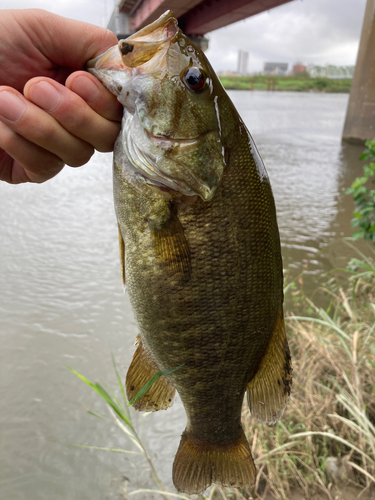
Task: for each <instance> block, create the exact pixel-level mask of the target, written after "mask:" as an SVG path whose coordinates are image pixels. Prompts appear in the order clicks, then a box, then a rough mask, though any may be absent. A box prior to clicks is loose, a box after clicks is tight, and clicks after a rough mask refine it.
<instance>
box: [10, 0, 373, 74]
mask: <svg viewBox="0 0 375 500" xmlns="http://www.w3.org/2000/svg"><path fill="white" fill-rule="evenodd" d="M113 5H114V2H113V0H54V1H53V2H51V0H0V8H2V9H10V8H26V7H28V8H30V7H37V8H42V9H46V10H49V11H51V12H55V13H56V14H60V15H62V16H66V17H70V18H72V19H78V20H80V21H86V22H90V23H93V24H98V25H100V26H106V24H107V21H108V19H109V17H110V15H111V12H112V10H113ZM365 5H366V0H293V1H292V2H289V3H287V4H285V5H282V6H280V7H277V8H275V9H272V10H271V11H268V12H264V13H262V14H258V15H257V16H254V17H250V18H248V19H246V20H244V21H240V22H238V23H236V24H232V25H230V26H227V27H225V28H221V29H220V30H217V31H213V32H211V33H208V34H207V37H208V38H209V40H210V46H209V49H208V51H207V53H206V54H207V56H208V58H209V59H210V61H211V63H212V65H213V67H214V68H215V70H216V71H221V70H236V68H237V54H238V50H239V49H242V50H245V51H248V52H249V71H250V72H255V71H261V70H262V68H263V62H264V61H268V62H288V63H290V64H293V63H295V62H297V61H300V62H302V63H304V64H311V63H312V64H317V65H324V64H326V63H330V64H335V65H353V64H355V61H356V57H357V51H358V44H359V38H360V34H361V28H362V23H363V17H364V12H365Z"/></svg>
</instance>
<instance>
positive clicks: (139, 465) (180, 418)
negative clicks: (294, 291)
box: [0, 91, 363, 500]
mask: <svg viewBox="0 0 375 500" xmlns="http://www.w3.org/2000/svg"><path fill="white" fill-rule="evenodd" d="M229 95H230V97H231V98H232V100H233V102H234V103H235V105H236V106H237V108H238V110H239V112H240V114H241V116H242V117H243V119H244V121H245V123H246V124H247V126H248V128H249V130H250V132H251V133H252V135H253V137H254V139H255V142H256V144H257V146H258V149H259V151H260V153H261V155H262V157H263V159H264V161H265V164H266V167H267V169H268V172H269V175H270V178H271V183H272V186H273V191H274V195H275V199H276V206H277V212H278V220H279V226H280V234H281V241H282V251H283V258H284V268H285V274H286V276H287V279H292V278H293V277H296V276H298V275H299V274H300V273H301V272H302V271H304V277H303V279H304V281H305V287H306V290H307V292H312V291H313V290H314V287H316V285H317V282H318V279H319V276H321V274H322V273H323V272H324V271H325V270H327V269H330V268H332V266H333V265H337V262H338V259H337V257H338V256H339V255H340V253H344V252H345V249H344V248H343V245H338V246H337V245H336V247H334V250H332V251H330V252H322V251H321V250H322V249H323V248H324V247H325V246H326V245H327V244H328V243H330V242H332V241H334V240H336V239H338V238H340V237H342V236H345V235H347V236H348V235H350V234H351V229H350V219H351V212H352V209H353V205H352V201H351V199H350V197H349V196H346V195H345V194H344V191H345V189H346V188H347V187H348V186H349V185H350V184H351V182H352V181H353V180H354V178H355V177H356V176H358V175H361V173H362V166H361V165H362V164H361V162H360V161H359V160H358V158H359V156H360V155H361V152H362V150H363V147H361V146H349V145H343V144H341V132H342V127H343V121H344V117H345V112H346V107H347V101H348V95H346V94H314V93H293V92H290V93H287V92H250V91H230V92H229ZM111 161H112V160H111V155H105V154H99V153H98V154H96V155H95V156H94V157H93V158H92V160H91V161H90V163H89V164H88V165H86V166H84V167H82V168H79V169H71V168H65V169H64V171H63V172H62V173H61V174H59V175H58V176H57V177H55V178H54V179H52V180H51V181H49V182H47V183H45V184H42V185H31V184H27V185H26V184H24V185H18V186H10V185H8V184H5V183H0V221H1V224H0V241H1V245H0V286H1V292H0V293H1V295H0V297H1V300H0V336H1V351H0V394H1V398H0V432H1V435H0V499H1V500H26V499H27V500H44V499H46V500H51V499H52V500H86V499H87V500H109V499H112V500H114V499H116V500H117V499H120V498H122V497H121V487H122V486H123V485H124V484H125V483H127V480H129V481H130V483H129V489H134V488H138V487H152V486H153V484H152V481H151V480H150V475H149V472H148V470H147V467H146V465H145V462H144V460H143V458H141V457H137V456H135V455H125V454H119V453H111V452H106V451H98V450H90V449H85V448H79V447H75V446H72V445H71V443H81V444H87V445H95V446H103V447H116V448H125V449H133V450H134V448H132V446H131V445H130V444H129V441H128V439H127V438H126V437H125V436H124V434H123V433H122V432H121V431H120V430H119V429H118V428H117V427H116V426H115V425H114V424H113V422H112V421H111V420H110V416H109V414H108V413H107V411H106V407H105V404H104V403H103V402H102V400H101V399H100V398H99V396H98V395H97V394H96V393H94V391H92V390H91V389H90V388H89V387H88V386H86V385H85V384H84V383H83V382H82V381H81V380H79V379H78V378H77V377H76V376H75V375H73V374H72V373H71V372H70V371H69V370H68V368H67V365H68V366H70V367H72V368H74V369H76V370H78V371H79V372H80V373H82V374H84V375H85V376H86V377H88V378H89V379H90V380H92V381H99V382H100V383H101V384H103V385H106V386H108V387H112V388H115V387H116V379H115V375H114V371H113V367H112V361H111V352H113V355H114V357H115V359H116V362H117V364H118V369H119V371H120V374H121V376H122V378H124V376H125V373H126V369H127V367H128V366H129V363H130V360H131V356H132V353H133V351H134V347H133V342H134V338H135V335H136V333H137V329H136V325H135V322H134V318H133V315H132V312H131V309H130V305H129V300H128V296H127V295H126V294H124V293H123V290H122V285H121V277H120V266H119V259H118V237H117V224H116V221H115V214H114V209H113V202H112V173H111ZM87 409H91V410H92V411H94V412H97V413H98V414H100V415H103V416H105V417H106V418H109V420H108V421H104V420H102V419H99V418H97V417H95V416H92V415H90V414H88V413H87V411H86V410H87ZM133 413H134V412H133ZM134 419H135V422H136V425H137V427H138V428H139V429H140V434H141V436H142V438H143V440H144V443H145V445H146V447H147V449H148V451H149V453H150V455H151V457H152V458H153V459H154V460H155V464H156V467H157V469H158V472H159V474H160V476H161V478H162V480H163V481H165V482H166V484H167V485H170V484H171V466H172V460H173V457H174V454H175V452H176V450H177V447H178V443H179V436H180V434H181V432H182V431H183V429H184V425H185V416H184V411H183V409H182V406H181V403H180V401H179V400H178V398H177V401H176V402H175V404H174V406H173V407H172V408H171V409H169V410H168V411H167V412H161V413H160V414H159V413H156V414H148V415H147V416H145V417H144V416H142V415H140V414H137V415H134ZM134 457H135V458H134ZM134 498H140V499H142V498H150V497H149V496H147V495H146V496H142V495H138V496H137V495H136V496H134Z"/></svg>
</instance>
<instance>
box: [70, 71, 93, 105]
mask: <svg viewBox="0 0 375 500" xmlns="http://www.w3.org/2000/svg"><path fill="white" fill-rule="evenodd" d="M71 90H73V92H75V93H76V94H78V95H79V96H80V97H82V99H83V100H84V101H86V102H87V103H90V102H92V101H94V100H95V99H96V98H97V97H98V95H99V92H100V91H99V88H98V87H97V85H95V83H94V82H93V81H92V80H90V78H88V77H86V76H77V78H76V79H75V80H74V81H73V83H72V86H71Z"/></svg>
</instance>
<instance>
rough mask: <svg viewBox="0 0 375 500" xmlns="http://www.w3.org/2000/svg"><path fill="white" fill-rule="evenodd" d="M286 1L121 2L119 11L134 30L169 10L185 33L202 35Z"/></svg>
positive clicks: (196, 0) (158, 0) (188, 0)
mask: <svg viewBox="0 0 375 500" xmlns="http://www.w3.org/2000/svg"><path fill="white" fill-rule="evenodd" d="M290 1H292V0H203V1H202V0H123V1H122V3H121V4H120V6H119V10H120V11H121V12H124V13H127V14H128V15H130V16H131V18H132V27H133V28H134V30H135V31H136V30H138V29H140V28H143V27H144V26H146V25H147V24H149V23H151V22H153V21H155V19H157V18H158V17H159V16H161V14H163V12H165V11H166V10H172V11H173V12H174V14H175V16H176V17H177V19H178V21H179V25H180V27H181V28H182V29H183V30H184V32H185V33H186V34H188V35H204V34H205V33H208V32H209V31H213V30H216V29H218V28H222V27H223V26H227V25H228V24H232V23H235V22H237V21H241V20H242V19H246V18H247V17H250V16H254V15H255V14H259V13H260V12H264V11H265V10H269V9H272V8H274V7H278V6H279V5H282V4H284V3H288V2H290Z"/></svg>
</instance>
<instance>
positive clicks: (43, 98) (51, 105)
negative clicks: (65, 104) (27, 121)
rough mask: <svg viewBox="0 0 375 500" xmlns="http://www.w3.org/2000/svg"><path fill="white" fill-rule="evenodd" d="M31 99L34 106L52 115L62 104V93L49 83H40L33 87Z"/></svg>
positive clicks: (30, 90)
mask: <svg viewBox="0 0 375 500" xmlns="http://www.w3.org/2000/svg"><path fill="white" fill-rule="evenodd" d="M29 97H30V99H31V101H33V103H34V104H36V105H37V106H39V107H40V108H42V109H44V110H45V111H48V112H49V113H51V112H52V111H53V110H54V109H55V108H57V106H58V105H59V103H60V100H61V94H60V92H59V91H58V90H57V89H56V87H54V86H53V85H51V84H50V83H48V82H38V83H34V84H33V85H31V87H30V89H29Z"/></svg>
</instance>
